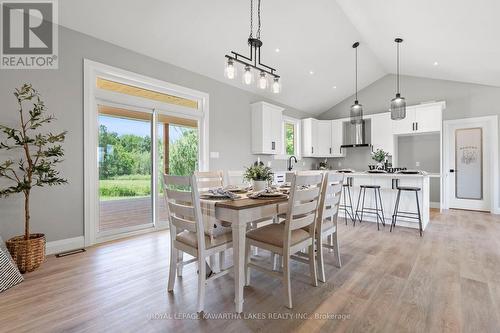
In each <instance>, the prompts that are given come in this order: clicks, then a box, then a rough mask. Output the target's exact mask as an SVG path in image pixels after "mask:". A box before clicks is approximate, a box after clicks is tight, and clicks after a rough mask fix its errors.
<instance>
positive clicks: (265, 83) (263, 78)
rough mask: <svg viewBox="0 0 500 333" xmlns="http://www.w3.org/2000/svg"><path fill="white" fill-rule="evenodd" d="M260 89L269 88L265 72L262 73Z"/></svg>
mask: <svg viewBox="0 0 500 333" xmlns="http://www.w3.org/2000/svg"><path fill="white" fill-rule="evenodd" d="M259 88H260V89H266V88H267V78H266V73H264V72H260V78H259Z"/></svg>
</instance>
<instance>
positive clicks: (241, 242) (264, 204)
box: [202, 194, 288, 313]
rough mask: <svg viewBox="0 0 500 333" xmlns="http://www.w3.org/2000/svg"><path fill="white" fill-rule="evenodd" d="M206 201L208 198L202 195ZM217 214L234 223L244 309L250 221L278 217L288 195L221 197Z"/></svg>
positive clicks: (238, 293)
mask: <svg viewBox="0 0 500 333" xmlns="http://www.w3.org/2000/svg"><path fill="white" fill-rule="evenodd" d="M202 201H204V200H203V199H202ZM214 207H215V209H214V211H215V218H217V219H218V220H220V221H224V222H225V224H227V225H228V224H231V229H232V235H233V270H234V282H235V283H234V303H235V308H236V312H237V313H241V312H242V311H243V301H244V295H243V289H244V286H245V240H246V232H247V226H248V224H249V223H252V222H256V221H262V220H264V219H266V218H269V220H271V219H276V218H277V216H278V215H279V214H284V213H286V210H287V207H288V198H287V196H281V197H275V198H272V197H271V198H256V199H252V198H249V197H248V196H247V195H245V194H243V195H241V196H240V197H239V198H237V199H233V200H220V201H219V200H218V201H216V202H215V205H214Z"/></svg>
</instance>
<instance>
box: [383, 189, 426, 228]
mask: <svg viewBox="0 0 500 333" xmlns="http://www.w3.org/2000/svg"><path fill="white" fill-rule="evenodd" d="M396 189H397V190H398V196H397V197H396V205H395V206H394V214H393V215H392V223H391V230H390V231H391V232H392V228H396V220H397V218H398V216H399V217H404V218H407V219H414V220H418V225H419V229H420V237H422V232H423V230H422V217H421V216H420V203H419V201H418V192H419V191H420V190H421V188H420V187H411V186H398V187H396ZM401 191H408V192H415V198H417V212H416V213H413V212H402V211H401V212H400V211H399V201H400V199H401Z"/></svg>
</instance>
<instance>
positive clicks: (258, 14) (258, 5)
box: [257, 0, 261, 39]
mask: <svg viewBox="0 0 500 333" xmlns="http://www.w3.org/2000/svg"><path fill="white" fill-rule="evenodd" d="M257 20H258V23H257V39H260V30H261V23H260V0H258V2H257Z"/></svg>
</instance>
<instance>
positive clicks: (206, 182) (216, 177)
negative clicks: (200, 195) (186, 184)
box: [194, 171, 224, 192]
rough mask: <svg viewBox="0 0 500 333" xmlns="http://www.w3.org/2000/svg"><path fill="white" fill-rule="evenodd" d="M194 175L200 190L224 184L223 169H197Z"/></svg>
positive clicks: (203, 190)
mask: <svg viewBox="0 0 500 333" xmlns="http://www.w3.org/2000/svg"><path fill="white" fill-rule="evenodd" d="M194 175H195V176H196V183H197V186H198V191H199V192H205V191H208V190H209V189H211V188H216V187H223V186H224V173H223V172H222V171H195V172H194Z"/></svg>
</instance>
